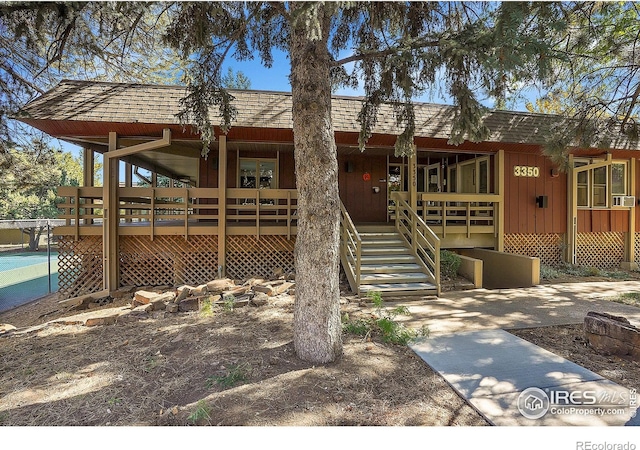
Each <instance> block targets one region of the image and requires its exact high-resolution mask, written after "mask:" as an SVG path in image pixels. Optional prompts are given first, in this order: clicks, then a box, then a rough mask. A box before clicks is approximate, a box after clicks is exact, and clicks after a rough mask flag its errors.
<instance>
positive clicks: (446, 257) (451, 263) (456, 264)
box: [440, 250, 462, 280]
mask: <svg viewBox="0 0 640 450" xmlns="http://www.w3.org/2000/svg"><path fill="white" fill-rule="evenodd" d="M460 264H462V258H460V255H458V254H457V253H454V252H452V251H449V250H441V251H440V276H441V277H444V278H448V279H450V280H452V279H454V278H455V277H456V276H457V275H458V269H460Z"/></svg>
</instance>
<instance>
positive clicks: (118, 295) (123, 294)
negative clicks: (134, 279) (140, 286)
mask: <svg viewBox="0 0 640 450" xmlns="http://www.w3.org/2000/svg"><path fill="white" fill-rule="evenodd" d="M135 290H136V287H135V286H122V287H121V288H119V289H116V290H115V291H113V292H112V293H111V297H113V298H114V299H116V300H120V299H123V298H127V297H129V296H130V295H131V294H132V293H133V292H134V291H135Z"/></svg>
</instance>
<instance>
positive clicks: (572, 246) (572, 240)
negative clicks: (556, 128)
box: [566, 155, 578, 264]
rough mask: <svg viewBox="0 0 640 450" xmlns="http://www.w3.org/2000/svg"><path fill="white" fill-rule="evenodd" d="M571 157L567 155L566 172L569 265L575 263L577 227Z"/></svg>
mask: <svg viewBox="0 0 640 450" xmlns="http://www.w3.org/2000/svg"><path fill="white" fill-rule="evenodd" d="M573 165H574V162H573V155H569V169H568V170H567V256H566V260H567V262H568V263H570V264H575V263H576V233H577V227H578V198H577V196H578V181H577V180H576V179H575V178H576V177H575V173H574V171H573V169H574V168H573Z"/></svg>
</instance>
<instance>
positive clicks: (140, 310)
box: [131, 303, 154, 314]
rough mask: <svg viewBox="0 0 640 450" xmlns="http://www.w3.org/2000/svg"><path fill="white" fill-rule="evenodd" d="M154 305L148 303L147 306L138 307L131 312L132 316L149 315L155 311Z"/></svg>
mask: <svg viewBox="0 0 640 450" xmlns="http://www.w3.org/2000/svg"><path fill="white" fill-rule="evenodd" d="M153 309H154V308H153V304H151V303H147V304H146V305H140V306H136V307H135V308H133V309H132V310H131V313H132V314H137V313H149V312H151V311H153Z"/></svg>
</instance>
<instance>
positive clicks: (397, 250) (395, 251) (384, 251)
mask: <svg viewBox="0 0 640 450" xmlns="http://www.w3.org/2000/svg"><path fill="white" fill-rule="evenodd" d="M362 254H363V255H390V256H395V255H411V251H410V250H409V249H408V248H406V247H363V248H362Z"/></svg>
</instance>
